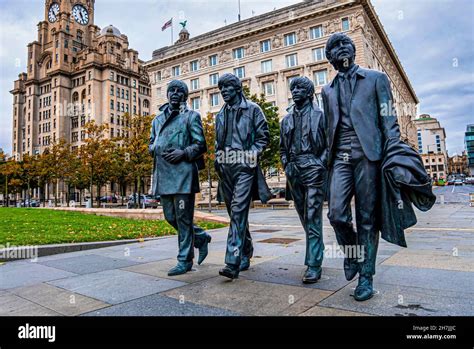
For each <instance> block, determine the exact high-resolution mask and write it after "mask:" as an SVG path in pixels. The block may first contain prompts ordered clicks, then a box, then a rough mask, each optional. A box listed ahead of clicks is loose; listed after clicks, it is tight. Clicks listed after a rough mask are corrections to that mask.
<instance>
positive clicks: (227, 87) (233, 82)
mask: <svg viewBox="0 0 474 349" xmlns="http://www.w3.org/2000/svg"><path fill="white" fill-rule="evenodd" d="M217 86H218V87H219V90H220V91H221V95H222V98H223V99H224V101H225V102H226V103H228V102H230V101H233V100H235V99H236V98H238V97H240V96H242V82H241V81H240V79H239V78H238V77H237V76H235V75H234V74H230V73H226V74H224V75H222V76H221V77H220V79H219V82H218V83H217Z"/></svg>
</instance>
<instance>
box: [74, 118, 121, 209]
mask: <svg viewBox="0 0 474 349" xmlns="http://www.w3.org/2000/svg"><path fill="white" fill-rule="evenodd" d="M84 128H85V133H86V139H85V140H84V144H83V145H82V146H81V148H80V151H79V154H80V155H79V157H80V159H81V162H82V164H81V166H83V167H84V168H85V169H87V170H86V173H87V177H88V180H89V192H90V195H91V204H93V203H94V197H93V187H94V185H95V186H96V188H97V196H98V197H99V198H100V190H101V187H102V186H103V185H105V184H106V183H107V182H108V181H109V179H110V176H111V169H112V151H113V142H112V141H111V140H110V139H108V138H106V137H105V134H106V132H108V128H109V125H108V124H107V123H104V124H101V125H98V124H96V123H95V121H94V120H92V121H89V122H87V123H86V124H85V126H84ZM97 206H98V207H100V200H99V202H98V205H97Z"/></svg>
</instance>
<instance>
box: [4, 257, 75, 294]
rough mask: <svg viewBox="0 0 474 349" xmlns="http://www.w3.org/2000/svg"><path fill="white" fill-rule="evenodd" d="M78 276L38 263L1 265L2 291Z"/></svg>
mask: <svg viewBox="0 0 474 349" xmlns="http://www.w3.org/2000/svg"><path fill="white" fill-rule="evenodd" d="M75 275H76V274H74V273H70V272H67V271H64V270H60V269H56V268H52V267H48V266H45V265H41V264H38V263H32V262H25V261H18V262H8V263H6V264H4V265H0V289H10V288H15V287H21V286H28V285H34V284H37V283H40V282H45V281H50V280H56V279H62V278H66V277H70V276H75Z"/></svg>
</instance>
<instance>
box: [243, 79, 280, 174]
mask: <svg viewBox="0 0 474 349" xmlns="http://www.w3.org/2000/svg"><path fill="white" fill-rule="evenodd" d="M243 92H244V95H245V97H246V98H247V99H250V100H251V101H252V102H254V103H256V104H258V105H259V106H260V108H262V111H263V113H264V114H265V118H266V119H267V123H268V129H269V131H270V141H269V143H268V146H267V148H266V149H265V151H264V152H263V154H262V155H261V157H260V167H261V168H262V171H263V172H264V173H266V172H267V171H268V170H270V169H271V168H275V169H280V168H281V163H280V118H279V116H278V107H276V106H273V105H272V104H271V103H270V102H268V101H267V100H266V99H265V95H264V94H263V93H262V94H261V95H260V97H259V96H258V95H257V94H253V95H251V94H250V89H249V88H248V87H247V86H244V88H243Z"/></svg>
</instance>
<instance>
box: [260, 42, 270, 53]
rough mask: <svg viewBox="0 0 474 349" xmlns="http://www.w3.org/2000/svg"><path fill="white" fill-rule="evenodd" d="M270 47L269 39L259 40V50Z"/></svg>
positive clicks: (264, 50)
mask: <svg viewBox="0 0 474 349" xmlns="http://www.w3.org/2000/svg"><path fill="white" fill-rule="evenodd" d="M271 49H272V42H271V41H270V39H268V40H263V41H260V52H268V51H271Z"/></svg>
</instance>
